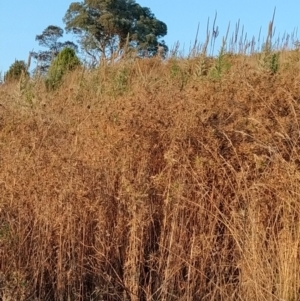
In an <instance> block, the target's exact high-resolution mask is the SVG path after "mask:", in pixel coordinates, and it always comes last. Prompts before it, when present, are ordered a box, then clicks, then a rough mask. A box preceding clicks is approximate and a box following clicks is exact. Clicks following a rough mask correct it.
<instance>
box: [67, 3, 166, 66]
mask: <svg viewBox="0 0 300 301" xmlns="http://www.w3.org/2000/svg"><path fill="white" fill-rule="evenodd" d="M64 22H65V23H66V30H67V31H71V32H73V33H75V34H78V35H79V36H80V43H81V46H82V48H83V49H84V50H85V51H86V52H87V53H88V54H89V55H90V56H91V57H92V58H93V60H94V61H95V60H96V61H99V58H100V57H104V58H105V57H111V56H112V55H113V54H115V53H124V52H125V50H126V49H127V48H134V49H136V50H137V51H138V55H140V56H145V53H146V55H147V56H153V55H155V54H156V53H157V50H158V48H157V45H158V39H159V38H161V37H163V36H165V35H166V34H167V25H166V24H165V23H163V22H162V21H160V20H158V19H156V18H155V16H154V14H153V13H152V12H151V10H150V9H149V8H147V7H142V6H140V5H139V4H137V3H136V2H135V1H134V0H106V1H102V0H86V1H84V2H81V3H79V2H73V3H71V4H70V6H69V9H68V11H67V12H66V14H65V17H64ZM160 45H161V46H162V47H164V48H165V50H167V46H166V45H165V44H164V41H161V42H160Z"/></svg>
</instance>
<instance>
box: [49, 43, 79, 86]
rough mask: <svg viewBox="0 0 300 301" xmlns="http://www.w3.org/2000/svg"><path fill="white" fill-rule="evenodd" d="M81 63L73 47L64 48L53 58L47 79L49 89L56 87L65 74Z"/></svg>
mask: <svg viewBox="0 0 300 301" xmlns="http://www.w3.org/2000/svg"><path fill="white" fill-rule="evenodd" d="M79 65H80V60H79V58H78V57H77V55H76V53H75V51H74V50H73V49H71V48H65V49H63V50H62V51H61V52H60V53H59V54H58V56H57V57H56V58H55V59H54V60H53V62H52V64H51V66H50V68H49V71H48V76H47V79H46V86H47V88H48V89H55V88H57V87H58V86H59V84H60V83H61V81H62V78H63V76H64V74H66V73H67V72H68V71H71V70H73V69H74V68H75V67H76V66H79Z"/></svg>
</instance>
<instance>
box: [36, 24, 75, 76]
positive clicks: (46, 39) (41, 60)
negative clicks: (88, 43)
mask: <svg viewBox="0 0 300 301" xmlns="http://www.w3.org/2000/svg"><path fill="white" fill-rule="evenodd" d="M63 33H64V30H63V29H62V28H60V27H59V26H55V25H49V26H48V27H47V28H46V29H44V30H43V32H42V34H40V35H37V36H36V38H35V40H36V41H38V43H39V45H40V46H42V47H45V48H48V49H47V50H44V51H39V52H32V53H31V56H32V57H33V58H34V59H35V60H36V61H37V70H36V71H38V72H40V73H42V74H44V73H46V72H47V71H48V69H49V67H50V64H51V61H52V60H53V59H54V58H55V57H56V56H57V55H58V53H59V52H60V51H62V49H64V48H67V47H68V48H71V49H74V50H75V51H77V49H78V47H77V45H75V44H74V43H73V42H70V41H66V42H60V41H59V39H60V38H62V37H63Z"/></svg>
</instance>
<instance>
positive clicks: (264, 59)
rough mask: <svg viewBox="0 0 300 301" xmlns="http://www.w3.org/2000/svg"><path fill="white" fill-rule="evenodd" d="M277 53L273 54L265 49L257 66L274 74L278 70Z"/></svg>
mask: <svg viewBox="0 0 300 301" xmlns="http://www.w3.org/2000/svg"><path fill="white" fill-rule="evenodd" d="M279 57H280V53H279V52H273V51H272V50H271V49H269V48H266V49H264V51H263V52H262V53H261V54H260V61H259V64H260V66H261V68H262V69H264V70H266V71H268V72H270V73H272V74H275V73H277V72H278V70H279Z"/></svg>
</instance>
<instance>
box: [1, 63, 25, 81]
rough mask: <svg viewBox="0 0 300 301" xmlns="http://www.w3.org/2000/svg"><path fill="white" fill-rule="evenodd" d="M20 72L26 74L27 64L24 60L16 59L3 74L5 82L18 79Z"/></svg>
mask: <svg viewBox="0 0 300 301" xmlns="http://www.w3.org/2000/svg"><path fill="white" fill-rule="evenodd" d="M22 74H24V75H26V76H28V75H29V73H28V72H27V66H26V64H25V62H24V61H18V60H16V61H15V62H14V63H13V64H12V65H11V66H10V67H9V69H8V71H7V72H6V74H5V76H4V81H5V82H11V81H18V80H19V79H20V77H21V76H22Z"/></svg>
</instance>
